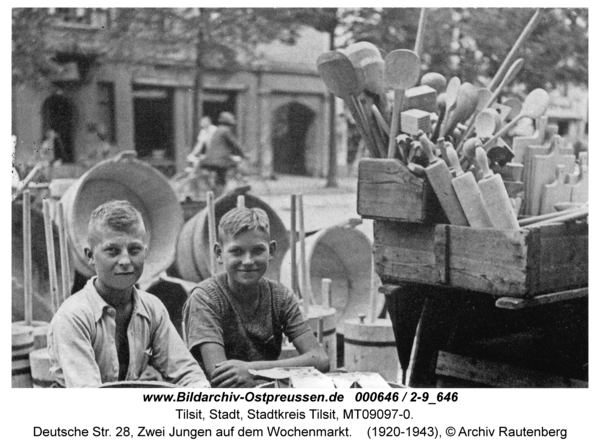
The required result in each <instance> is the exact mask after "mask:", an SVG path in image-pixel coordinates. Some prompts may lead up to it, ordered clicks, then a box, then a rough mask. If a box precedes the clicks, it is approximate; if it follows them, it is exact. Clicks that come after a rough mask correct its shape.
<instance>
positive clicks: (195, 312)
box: [183, 288, 225, 350]
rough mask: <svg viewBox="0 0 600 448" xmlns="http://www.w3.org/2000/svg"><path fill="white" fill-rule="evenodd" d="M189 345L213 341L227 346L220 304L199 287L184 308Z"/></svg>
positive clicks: (190, 346)
mask: <svg viewBox="0 0 600 448" xmlns="http://www.w3.org/2000/svg"><path fill="white" fill-rule="evenodd" d="M183 319H184V322H185V332H186V340H187V346H188V348H189V349H190V350H191V349H192V348H193V347H195V346H197V345H200V344H204V343H207V342H213V343H215V344H219V345H222V346H223V347H224V346H225V342H224V338H223V325H222V319H221V313H220V311H219V306H218V304H217V303H215V301H214V300H212V299H211V298H210V297H209V295H208V294H207V293H206V291H204V290H202V289H200V288H197V289H195V290H194V291H192V293H191V294H190V297H189V299H188V301H187V302H186V304H185V307H184V310H183Z"/></svg>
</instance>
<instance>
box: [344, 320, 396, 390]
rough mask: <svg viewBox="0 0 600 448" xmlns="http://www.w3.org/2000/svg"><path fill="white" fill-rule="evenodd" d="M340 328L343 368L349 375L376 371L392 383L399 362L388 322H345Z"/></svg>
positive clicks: (392, 333)
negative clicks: (341, 328) (342, 331)
mask: <svg viewBox="0 0 600 448" xmlns="http://www.w3.org/2000/svg"><path fill="white" fill-rule="evenodd" d="M344 328H345V330H346V332H345V334H344V368H345V369H346V370H347V371H349V372H377V373H379V374H380V375H381V376H382V377H383V378H384V379H385V380H386V381H391V382H396V381H397V380H398V365H399V362H398V353H397V352H396V340H395V338H394V330H393V328H392V322H391V321H390V320H389V319H376V320H375V322H373V323H371V322H368V321H366V320H363V319H359V318H357V319H348V320H347V321H346V322H345V326H344Z"/></svg>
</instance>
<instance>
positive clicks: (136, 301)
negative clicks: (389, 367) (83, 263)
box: [84, 275, 150, 322]
mask: <svg viewBox="0 0 600 448" xmlns="http://www.w3.org/2000/svg"><path fill="white" fill-rule="evenodd" d="M96 278H97V276H96V275H95V276H93V277H92V278H90V279H89V280H88V282H87V283H86V285H85V288H84V289H86V290H87V291H88V292H89V295H88V297H90V299H91V300H90V303H91V305H92V308H93V313H94V320H95V321H96V322H98V321H99V320H100V319H101V318H102V316H103V314H104V310H105V309H112V310H114V307H112V306H111V305H109V304H108V303H106V301H105V300H104V299H103V298H102V296H101V295H100V294H99V293H98V291H97V290H96V287H95V286H94V282H95V280H96ZM132 296H133V311H132V314H139V315H140V316H143V317H145V318H146V319H148V320H150V316H149V315H148V312H147V311H146V309H145V308H144V307H143V306H141V301H140V297H139V291H138V290H137V288H136V287H135V286H134V287H133V292H132Z"/></svg>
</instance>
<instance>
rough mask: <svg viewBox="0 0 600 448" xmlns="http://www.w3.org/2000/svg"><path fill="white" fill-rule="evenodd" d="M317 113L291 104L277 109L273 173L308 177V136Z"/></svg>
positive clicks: (274, 128)
mask: <svg viewBox="0 0 600 448" xmlns="http://www.w3.org/2000/svg"><path fill="white" fill-rule="evenodd" d="M315 115H316V114H315V112H313V111H312V110H311V109H310V108H308V107H306V106H304V105H302V104H300V103H298V102H295V101H294V102H291V103H287V104H284V105H283V106H281V107H279V108H277V109H276V110H275V113H274V114H273V131H272V134H271V143H272V146H273V171H275V172H276V173H281V174H296V175H306V174H307V170H306V152H307V151H306V150H307V148H306V144H307V140H308V139H307V136H308V133H309V130H310V127H311V125H312V124H313V121H314V119H315Z"/></svg>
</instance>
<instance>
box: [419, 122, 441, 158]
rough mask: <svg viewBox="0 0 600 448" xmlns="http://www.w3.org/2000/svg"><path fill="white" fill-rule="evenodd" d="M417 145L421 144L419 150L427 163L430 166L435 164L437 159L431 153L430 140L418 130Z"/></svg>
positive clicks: (431, 145) (431, 144)
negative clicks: (423, 154) (425, 157)
mask: <svg viewBox="0 0 600 448" xmlns="http://www.w3.org/2000/svg"><path fill="white" fill-rule="evenodd" d="M419 143H421V150H422V151H423V152H424V153H425V155H426V156H427V160H429V163H430V164H432V163H435V162H437V160H438V158H437V157H436V156H435V154H434V153H433V143H431V140H429V139H428V138H427V136H426V135H425V133H424V132H423V131H421V130H419Z"/></svg>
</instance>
